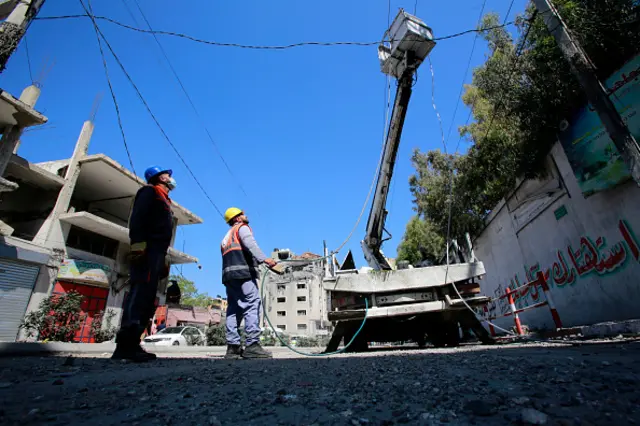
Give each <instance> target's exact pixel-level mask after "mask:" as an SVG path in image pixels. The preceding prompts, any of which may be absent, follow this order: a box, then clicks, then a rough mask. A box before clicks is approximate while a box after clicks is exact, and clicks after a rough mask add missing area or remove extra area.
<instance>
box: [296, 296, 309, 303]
mask: <svg viewBox="0 0 640 426" xmlns="http://www.w3.org/2000/svg"><path fill="white" fill-rule="evenodd" d="M306 301H307V296H298V302H306Z"/></svg>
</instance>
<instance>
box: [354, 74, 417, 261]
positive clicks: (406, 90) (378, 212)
mask: <svg viewBox="0 0 640 426" xmlns="http://www.w3.org/2000/svg"><path fill="white" fill-rule="evenodd" d="M414 70H415V68H414V67H408V68H407V69H406V70H405V72H404V74H403V75H402V77H400V80H399V81H398V87H397V89H396V97H395V101H394V104H393V113H392V114H391V121H390V122H389V129H388V131H387V138H386V141H385V144H384V151H383V154H382V160H381V164H380V171H379V172H378V181H377V183H376V189H375V193H374V196H373V202H372V203H371V211H370V212H369V220H368V221H367V230H366V234H365V235H366V236H365V238H364V241H363V242H362V249H363V251H364V256H365V259H366V260H367V262H368V263H369V266H371V267H372V268H374V269H382V270H390V269H391V265H390V264H389V260H388V259H387V258H386V257H385V256H384V254H383V253H382V251H381V247H382V243H383V242H384V241H385V240H384V239H383V232H385V231H386V230H385V228H384V225H385V222H386V219H387V213H388V212H387V209H386V204H387V196H388V195H389V186H390V184H391V178H392V177H393V169H394V167H395V164H396V157H397V154H398V147H399V146H400V138H401V136H402V128H403V126H404V119H405V117H406V116H407V107H408V106H409V99H410V98H411V92H412V90H411V85H412V83H413V73H414Z"/></svg>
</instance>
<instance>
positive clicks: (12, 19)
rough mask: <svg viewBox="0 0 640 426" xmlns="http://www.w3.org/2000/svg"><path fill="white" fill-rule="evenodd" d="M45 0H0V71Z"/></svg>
mask: <svg viewBox="0 0 640 426" xmlns="http://www.w3.org/2000/svg"><path fill="white" fill-rule="evenodd" d="M44 2H45V0H0V19H5V18H6V20H5V21H4V22H2V24H0V72H2V71H4V69H5V67H6V66H7V62H8V61H9V57H10V56H11V54H12V53H13V52H14V51H15V50H16V49H17V48H18V45H19V44H20V40H22V37H23V36H24V34H25V33H26V31H27V28H29V24H31V21H33V18H35V17H36V15H37V14H38V12H39V11H40V8H41V7H42V5H43V4H44Z"/></svg>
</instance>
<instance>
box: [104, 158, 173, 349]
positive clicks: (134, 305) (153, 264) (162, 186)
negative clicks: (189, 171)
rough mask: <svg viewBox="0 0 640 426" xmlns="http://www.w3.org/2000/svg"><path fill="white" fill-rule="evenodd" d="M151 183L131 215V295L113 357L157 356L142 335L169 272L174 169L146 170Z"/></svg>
mask: <svg viewBox="0 0 640 426" xmlns="http://www.w3.org/2000/svg"><path fill="white" fill-rule="evenodd" d="M144 177H145V179H146V181H147V185H145V186H143V187H142V188H140V189H139V190H138V193H137V194H136V197H135V200H134V202H133V210H132V212H131V217H130V219H129V239H130V241H131V254H130V263H129V278H130V279H129V283H130V290H129V296H128V297H127V300H126V301H125V305H124V306H123V313H122V324H121V326H120V330H119V331H118V335H117V337H116V350H115V352H114V353H113V355H112V357H111V358H112V359H126V360H131V361H134V362H146V361H151V360H154V359H155V358H156V356H155V355H154V354H151V353H148V352H145V351H144V350H143V349H142V347H141V346H140V335H141V334H142V332H143V331H144V328H145V326H146V325H147V323H148V322H149V320H150V319H151V318H152V317H153V314H154V311H155V299H156V292H157V291H158V282H159V281H160V280H162V279H164V278H166V277H167V276H168V275H169V266H168V265H167V264H166V261H165V259H166V255H167V250H168V249H169V245H170V244H171V237H172V234H173V213H172V211H171V199H170V198H169V192H170V191H171V190H173V189H175V187H176V181H175V179H173V177H172V171H171V170H169V169H165V168H162V167H158V166H153V167H149V168H148V169H147V170H146V171H145V172H144Z"/></svg>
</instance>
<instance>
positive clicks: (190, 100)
mask: <svg viewBox="0 0 640 426" xmlns="http://www.w3.org/2000/svg"><path fill="white" fill-rule="evenodd" d="M133 1H134V3H135V4H136V6H137V8H138V10H139V11H140V15H142V19H143V20H144V22H145V23H146V25H147V27H148V28H149V30H150V31H153V28H152V27H151V23H150V22H149V20H148V19H147V16H146V15H145V13H144V11H143V10H142V7H141V6H140V2H138V0H133ZM123 2H124V3H125V5H126V2H125V0H123ZM151 35H152V36H153V38H154V40H155V41H156V43H157V45H158V48H160V51H161V52H162V55H163V56H164V58H165V60H166V61H167V65H169V68H170V69H171V72H172V73H173V76H174V77H175V78H176V81H177V82H178V84H179V85H180V88H181V89H182V92H183V93H184V95H185V97H186V98H187V100H188V101H189V104H190V105H191V108H193V112H194V113H195V114H196V117H198V120H200V124H201V125H202V127H203V128H204V130H205V132H206V134H207V136H208V137H209V140H210V141H211V144H212V145H213V147H214V148H215V151H216V153H217V154H218V157H220V160H222V163H223V164H224V165H225V167H226V168H227V171H228V172H229V174H230V175H231V177H232V178H233V180H234V182H235V183H236V185H238V188H239V189H240V191H242V193H243V194H244V195H245V197H247V198H248V197H249V196H248V195H247V192H246V191H245V189H244V187H243V186H242V185H241V184H240V180H239V179H238V178H237V177H236V176H235V174H234V173H233V171H232V170H231V167H229V164H228V163H227V160H225V158H224V156H223V155H222V152H221V151H220V148H219V147H218V144H217V143H216V142H215V140H214V139H213V136H211V132H209V128H208V127H207V125H206V124H205V121H204V119H203V118H202V115H201V114H200V112H199V111H198V108H196V105H195V103H194V102H193V99H192V98H191V96H190V95H189V92H188V91H187V88H186V87H185V85H184V84H183V83H182V79H180V76H179V75H178V72H177V71H176V69H175V67H174V66H173V64H172V63H171V60H170V59H169V55H168V54H167V52H166V50H165V49H164V47H163V46H162V43H160V40H159V39H158V36H157V35H156V34H155V33H153V32H152V33H151Z"/></svg>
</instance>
